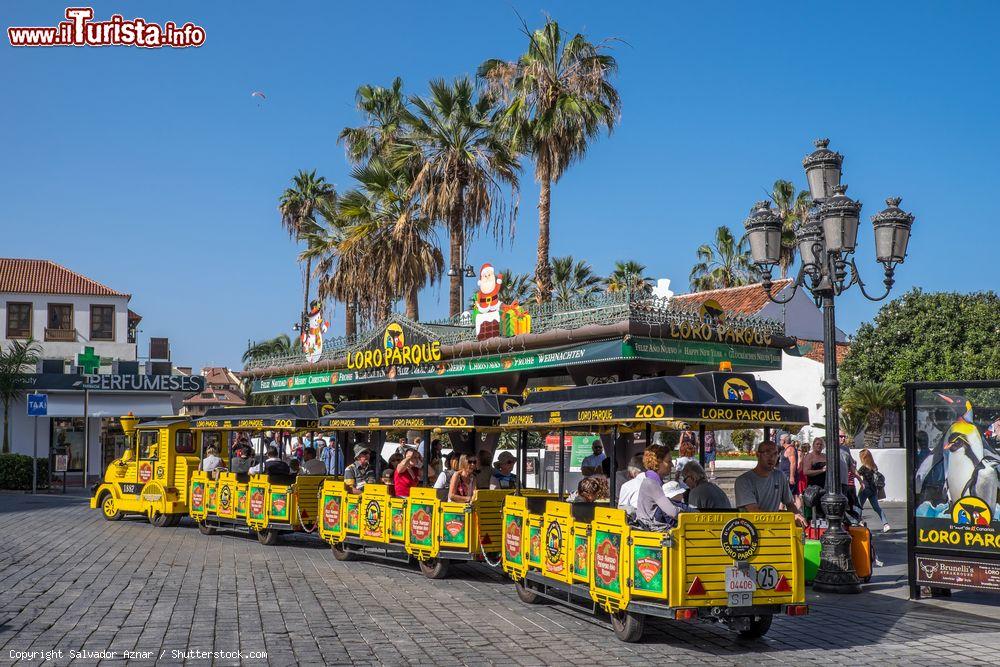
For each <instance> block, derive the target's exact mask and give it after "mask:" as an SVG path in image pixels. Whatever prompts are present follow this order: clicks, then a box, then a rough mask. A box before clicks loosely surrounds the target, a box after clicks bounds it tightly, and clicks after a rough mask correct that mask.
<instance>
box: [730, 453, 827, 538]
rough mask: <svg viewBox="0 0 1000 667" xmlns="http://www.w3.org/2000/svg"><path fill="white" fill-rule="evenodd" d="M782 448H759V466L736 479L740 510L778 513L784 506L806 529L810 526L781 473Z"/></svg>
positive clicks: (786, 479)
mask: <svg viewBox="0 0 1000 667" xmlns="http://www.w3.org/2000/svg"><path fill="white" fill-rule="evenodd" d="M777 465H778V446H777V445H776V444H774V443H773V442H771V441H770V440H765V441H764V442H762V443H760V444H759V445H757V465H756V466H755V467H754V468H753V469H751V470H748V471H746V472H745V473H743V474H742V475H740V476H739V477H737V478H736V507H737V508H739V509H740V511H747V512H777V511H778V510H779V509H780V508H781V505H784V506H785V509H786V510H789V511H791V512H792V513H793V514H795V522H796V523H797V524H799V525H800V526H802V527H806V526H808V525H809V523H808V522H807V521H806V518H805V517H804V516H803V515H802V510H801V509H799V508H798V507H797V506H796V504H795V498H793V497H792V490H791V489H790V488H789V486H788V478H787V477H785V473H783V472H781V471H780V470H778V469H777V467H776V466H777Z"/></svg>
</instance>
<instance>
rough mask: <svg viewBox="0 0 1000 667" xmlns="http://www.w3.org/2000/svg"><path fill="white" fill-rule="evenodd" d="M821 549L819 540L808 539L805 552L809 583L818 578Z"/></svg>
mask: <svg viewBox="0 0 1000 667" xmlns="http://www.w3.org/2000/svg"><path fill="white" fill-rule="evenodd" d="M819 550H820V543H819V540H806V545H805V549H804V550H803V552H804V554H805V561H806V563H805V575H806V583H807V584H811V583H812V581H813V579H815V578H816V573H817V572H818V571H819Z"/></svg>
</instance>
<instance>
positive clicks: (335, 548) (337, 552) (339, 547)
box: [330, 542, 358, 561]
mask: <svg viewBox="0 0 1000 667" xmlns="http://www.w3.org/2000/svg"><path fill="white" fill-rule="evenodd" d="M330 551H332V552H333V557H334V558H336V559H337V560H340V561H348V560H354V559H356V558H357V557H358V555H357V554H356V553H354V550H353V549H348V548H347V545H346V544H344V543H343V542H332V543H331V544H330Z"/></svg>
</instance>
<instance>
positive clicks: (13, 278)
mask: <svg viewBox="0 0 1000 667" xmlns="http://www.w3.org/2000/svg"><path fill="white" fill-rule="evenodd" d="M2 292H14V293H21V294H81V295H87V296H124V297H128V296H130V295H128V294H125V293H124V292H118V291H116V290H113V289H111V288H110V287H107V286H105V285H102V284H101V283H99V282H97V281H96V280H91V279H90V278H88V277H86V276H81V275H80V274H79V273H76V272H75V271H70V270H69V269H67V268H66V267H65V266H60V265H58V264H56V263H55V262H50V261H49V260H47V259H15V258H3V257H0V293H2Z"/></svg>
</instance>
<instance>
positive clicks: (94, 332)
mask: <svg viewBox="0 0 1000 667" xmlns="http://www.w3.org/2000/svg"><path fill="white" fill-rule="evenodd" d="M114 339H115V307H114V306H91V307H90V340H114Z"/></svg>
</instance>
